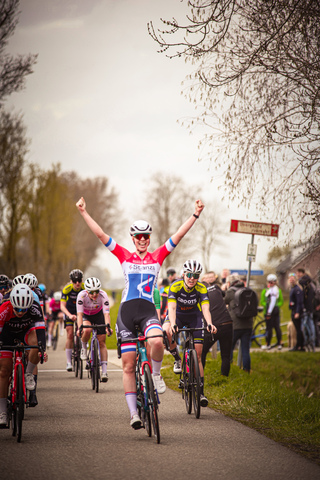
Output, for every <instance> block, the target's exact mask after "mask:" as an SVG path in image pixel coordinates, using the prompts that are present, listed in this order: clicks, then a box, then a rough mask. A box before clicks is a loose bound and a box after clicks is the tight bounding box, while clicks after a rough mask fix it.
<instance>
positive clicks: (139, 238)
mask: <svg viewBox="0 0 320 480" xmlns="http://www.w3.org/2000/svg"><path fill="white" fill-rule="evenodd" d="M134 238H137V239H138V240H142V239H143V238H144V240H149V238H150V234H149V233H137V235H134Z"/></svg>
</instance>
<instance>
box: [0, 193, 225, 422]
mask: <svg viewBox="0 0 320 480" xmlns="http://www.w3.org/2000/svg"><path fill="white" fill-rule="evenodd" d="M76 206H77V208H78V210H79V212H80V214H81V215H82V217H83V219H84V220H85V222H86V224H87V225H88V227H89V228H90V229H91V230H92V232H93V233H94V234H95V235H96V236H97V238H98V239H99V240H100V241H101V242H102V243H103V244H104V245H105V246H106V247H107V248H108V250H110V252H111V253H113V254H114V255H115V256H116V257H117V258H118V260H119V262H120V264H121V267H122V271H123V275H124V279H125V288H124V291H123V293H122V298H121V303H120V307H119V311H118V317H117V322H116V334H117V337H118V339H119V340H120V342H121V358H122V369H123V387H124V393H125V399H126V403H127V406H128V410H129V413H130V425H131V427H132V428H134V429H139V428H141V427H142V422H141V419H140V417H139V415H138V411H137V394H136V381H135V362H136V345H135V344H134V343H132V342H130V340H132V339H134V338H136V336H137V332H136V329H137V328H138V329H139V331H140V332H141V333H142V334H143V335H145V336H146V337H147V338H148V352H149V355H150V359H151V366H152V373H153V381H154V385H155V388H156V389H157V391H158V393H159V394H161V393H164V392H165V390H166V386H165V383H164V380H163V378H162V376H161V373H160V369H161V366H162V360H163V355H164V343H163V338H162V333H163V330H165V331H166V333H167V336H168V338H169V340H171V337H172V334H173V333H174V332H175V331H176V328H177V327H180V328H181V327H182V326H184V325H185V326H188V327H196V328H201V327H203V322H204V324H205V328H206V329H207V330H208V332H213V333H215V332H216V331H217V329H216V327H215V326H214V325H213V324H212V319H211V315H210V310H209V299H208V295H207V289H206V287H205V286H204V285H203V284H201V283H200V282H199V281H198V280H199V277H200V275H201V272H202V267H201V265H200V263H199V262H198V261H196V260H188V261H186V262H185V263H184V265H183V272H182V275H181V277H180V278H179V279H177V280H176V281H173V283H172V284H171V286H170V289H169V290H168V299H167V301H168V309H167V315H166V316H165V318H164V322H163V325H162V322H161V317H160V314H159V313H158V311H157V309H156V306H155V302H154V293H155V288H156V285H157V279H158V275H159V272H160V269H161V266H162V264H163V262H164V260H165V259H166V257H167V256H168V255H169V254H170V253H171V252H172V251H173V250H174V249H175V248H176V246H177V245H178V244H179V242H180V241H181V240H182V238H183V237H184V236H185V235H186V234H187V233H188V231H189V230H190V229H191V228H192V226H193V225H194V224H195V222H196V220H197V219H198V218H199V216H200V214H201V212H202V210H203V208H204V205H203V203H202V202H201V200H196V202H195V210H194V213H193V214H192V215H191V216H190V217H189V218H188V219H187V220H186V221H185V222H184V223H183V224H182V225H181V226H180V228H179V229H178V230H177V232H176V233H174V234H173V235H172V236H171V237H170V238H169V239H168V240H167V241H166V242H165V244H163V245H162V246H160V247H159V248H157V249H156V250H154V251H153V252H149V251H148V249H149V246H150V237H151V234H152V227H151V225H150V224H149V223H148V222H146V221H144V220H138V221H136V222H134V223H133V224H132V225H131V227H130V231H129V233H130V236H131V238H132V242H133V246H134V251H133V252H129V250H127V249H126V248H124V247H122V246H120V245H119V244H118V243H116V241H115V240H114V239H113V238H111V237H110V236H109V235H108V234H107V233H105V232H104V231H103V230H102V228H101V227H100V226H99V225H98V224H97V222H96V221H95V220H94V219H93V218H92V217H91V216H90V215H89V213H88V212H87V210H86V203H85V200H84V198H83V197H82V198H80V200H79V201H78V202H77V204H76ZM29 276H30V278H31V277H32V279H33V282H34V283H32V282H31V280H30V278H29ZM69 276H70V282H69V283H68V284H67V285H66V286H65V287H64V288H63V289H62V292H55V293H54V295H53V298H52V299H51V300H50V302H49V305H50V311H51V313H52V314H53V315H51V316H50V320H52V319H53V321H55V320H56V319H59V321H60V322H61V323H62V321H64V327H65V330H66V345H65V351H66V359H67V366H66V369H67V371H71V370H72V364H71V359H72V350H73V336H74V325H75V324H76V325H77V327H76V328H77V333H78V335H79V334H80V333H79V330H80V327H81V325H88V326H90V324H95V325H97V324H98V325H100V324H101V325H103V324H107V323H110V312H109V299H108V296H107V294H106V293H105V291H104V290H102V288H101V283H100V280H99V279H98V278H95V277H89V278H87V279H85V280H84V278H83V272H82V271H81V270H79V269H75V270H72V271H71V272H70V275H69ZM2 277H3V276H2ZM33 277H34V278H33ZM8 280H9V279H8ZM173 280H174V279H173ZM1 285H2V283H1V277H0V287H1ZM7 287H8V288H7V289H6V290H3V291H4V295H3V298H2V303H1V305H0V342H2V344H3V345H12V344H13V342H14V340H15V339H16V338H18V339H19V340H21V341H22V342H24V343H25V344H27V345H37V342H38V340H39V339H40V340H41V342H42V344H43V345H44V346H46V337H45V332H46V325H45V321H44V317H45V315H44V305H45V301H44V299H43V295H41V293H42V292H41V289H39V286H38V282H37V279H36V277H35V276H34V275H33V276H32V274H27V275H22V276H19V280H17V277H16V278H15V279H14V280H13V285H12V288H9V285H7ZM1 291H2V290H1V288H0V292H1ZM37 293H38V294H37ZM0 301H1V298H0ZM63 318H64V320H63ZM203 319H204V320H203ZM47 330H48V343H47V347H50V345H51V339H52V327H51V325H50V322H49V323H48V327H47ZM90 331H91V329H90V328H88V329H85V330H83V333H82V336H81V342H82V348H81V359H83V360H85V359H86V358H87V342H88V340H89V336H90ZM111 333H112V331H111V332H108V335H110V334H111ZM160 333H161V335H159V334H160ZM98 339H99V343H100V350H101V369H102V375H101V380H102V381H104V382H106V381H107V380H108V374H107V361H108V353H107V348H106V343H105V340H106V333H105V329H104V327H103V328H102V329H101V331H99V332H98ZM202 344H203V332H201V333H200V335H197V338H195V348H196V351H197V356H198V361H199V366H200V375H201V381H202V386H201V405H202V406H207V404H208V400H207V398H206V397H205V395H204V390H203V383H204V382H203V368H202V364H201V353H202ZM170 350H171V353H172V355H173V356H174V357H175V365H174V371H175V372H176V373H179V372H180V371H181V359H180V357H179V351H178V349H177V347H176V345H175V344H172V345H171V346H170ZM34 352H36V353H34ZM12 357H13V354H12V350H11V349H10V348H8V349H7V350H5V349H4V350H3V349H2V350H1V352H0V427H1V426H2V427H3V426H5V425H6V423H7V413H6V404H7V401H6V399H7V395H8V385H9V378H10V375H11V373H12ZM46 359H47V355H46ZM38 362H39V356H38V353H37V350H36V349H34V350H31V351H30V353H29V359H28V365H27V370H26V372H27V376H26V387H27V389H28V390H30V391H33V390H34V389H35V381H34V378H35V375H36V367H37V364H38Z"/></svg>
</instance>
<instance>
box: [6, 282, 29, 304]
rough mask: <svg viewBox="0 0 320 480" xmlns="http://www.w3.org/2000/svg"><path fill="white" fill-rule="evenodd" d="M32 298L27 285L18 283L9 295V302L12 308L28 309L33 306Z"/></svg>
mask: <svg viewBox="0 0 320 480" xmlns="http://www.w3.org/2000/svg"><path fill="white" fill-rule="evenodd" d="M33 300H34V296H33V293H32V290H31V288H30V287H28V285H25V284H23V283H19V284H18V285H16V286H15V287H13V289H12V290H11V293H10V302H11V303H12V305H13V307H14V308H29V307H31V305H32V304H33Z"/></svg>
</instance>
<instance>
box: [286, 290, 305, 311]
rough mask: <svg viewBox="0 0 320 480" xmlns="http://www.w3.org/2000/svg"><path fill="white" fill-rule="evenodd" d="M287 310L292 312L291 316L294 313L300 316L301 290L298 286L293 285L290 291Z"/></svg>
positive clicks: (301, 304) (301, 307) (302, 305)
mask: <svg viewBox="0 0 320 480" xmlns="http://www.w3.org/2000/svg"><path fill="white" fill-rule="evenodd" d="M289 308H290V310H292V315H294V314H295V313H300V315H301V314H302V312H303V308H304V304H303V290H301V288H300V287H299V285H295V286H294V287H292V288H291V290H290V297H289Z"/></svg>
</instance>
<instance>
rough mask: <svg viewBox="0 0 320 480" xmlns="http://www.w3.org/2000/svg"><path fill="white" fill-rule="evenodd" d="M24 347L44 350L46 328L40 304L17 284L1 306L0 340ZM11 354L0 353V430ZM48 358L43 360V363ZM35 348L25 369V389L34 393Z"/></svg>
mask: <svg viewBox="0 0 320 480" xmlns="http://www.w3.org/2000/svg"><path fill="white" fill-rule="evenodd" d="M16 339H17V340H20V341H21V342H23V343H24V344H25V345H34V346H36V345H38V341H39V340H40V341H41V342H42V345H43V347H44V349H45V346H46V336H45V325H44V321H43V316H42V312H41V308H40V305H39V304H38V303H37V302H36V301H35V300H34V296H33V293H32V291H31V289H30V288H29V287H28V286H27V285H24V284H22V283H21V284H17V285H16V286H15V287H13V289H12V291H11V293H10V300H9V301H6V302H4V303H3V304H2V305H1V306H0V341H1V342H2V344H3V345H14V341H15V340H16ZM12 359H13V351H12V349H10V348H7V349H3V350H1V351H0V427H2V428H3V427H5V426H6V424H7V396H8V386H9V379H10V375H11V373H12ZM46 359H47V358H45V360H46ZM39 360H40V358H39V355H38V350H37V349H31V350H30V352H29V359H28V364H27V368H26V376H25V379H26V388H27V390H30V391H33V390H34V389H35V386H36V384H35V380H34V377H33V374H32V373H33V371H34V369H35V367H36V365H37V364H38V363H39Z"/></svg>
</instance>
